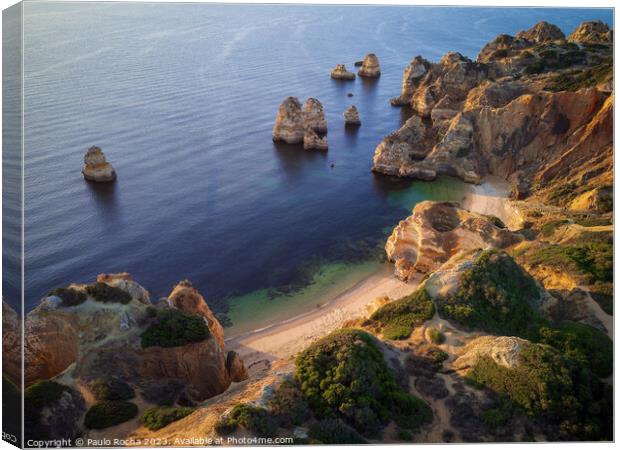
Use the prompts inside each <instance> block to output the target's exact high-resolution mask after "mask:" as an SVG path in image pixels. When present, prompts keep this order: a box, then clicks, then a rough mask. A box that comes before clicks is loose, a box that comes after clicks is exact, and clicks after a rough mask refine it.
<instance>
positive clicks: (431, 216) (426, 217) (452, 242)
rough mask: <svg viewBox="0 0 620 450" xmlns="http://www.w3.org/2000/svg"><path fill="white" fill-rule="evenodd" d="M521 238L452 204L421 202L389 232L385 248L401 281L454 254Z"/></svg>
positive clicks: (498, 245)
mask: <svg viewBox="0 0 620 450" xmlns="http://www.w3.org/2000/svg"><path fill="white" fill-rule="evenodd" d="M520 240H521V237H519V236H517V235H515V234H514V233H512V232H511V231H509V230H508V229H506V228H502V227H500V226H498V224H497V223H496V222H494V220H493V219H492V218H489V217H486V216H483V215H481V214H476V213H472V212H469V211H466V210H464V209H461V208H459V207H457V206H456V205H455V204H453V203H442V202H431V201H424V202H421V203H418V204H417V205H416V206H415V208H414V209H413V213H412V214H411V215H410V216H409V217H407V218H406V219H405V220H402V221H400V223H399V224H398V225H397V226H396V228H394V231H392V235H391V236H390V237H389V238H388V240H387V243H386V244H385V251H386V253H387V257H388V259H389V260H390V261H392V262H393V263H394V269H395V273H396V275H397V276H398V278H400V279H402V280H405V281H406V280H408V279H410V278H411V277H412V276H413V275H414V274H415V273H428V272H432V271H433V270H435V269H437V268H438V267H439V266H440V265H441V264H443V263H444V262H446V261H448V260H449V259H450V258H451V257H453V256H454V255H456V254H459V253H463V252H468V251H471V250H475V249H479V248H489V247H497V248H503V247H506V246H508V245H511V244H515V243H517V242H519V241H520Z"/></svg>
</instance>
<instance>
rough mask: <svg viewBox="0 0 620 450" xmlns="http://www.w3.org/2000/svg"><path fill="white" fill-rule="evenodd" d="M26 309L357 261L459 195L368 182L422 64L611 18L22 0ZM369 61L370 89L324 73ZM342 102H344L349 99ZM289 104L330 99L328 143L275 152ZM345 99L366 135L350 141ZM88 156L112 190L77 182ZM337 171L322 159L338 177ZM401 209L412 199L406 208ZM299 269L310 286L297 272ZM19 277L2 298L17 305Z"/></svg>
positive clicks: (210, 294)
mask: <svg viewBox="0 0 620 450" xmlns="http://www.w3.org/2000/svg"><path fill="white" fill-rule="evenodd" d="M24 10H25V22H24V37H25V40H24V47H25V48H24V58H25V60H24V83H25V85H24V92H25V100H24V109H25V111H24V113H25V117H24V120H25V137H24V139H25V141H24V142H25V170H26V179H25V185H26V189H25V201H26V209H25V219H26V228H25V236H26V242H25V251H26V262H25V268H26V286H25V294H26V298H25V302H26V306H27V308H29V307H32V306H33V305H35V304H36V303H37V302H38V301H39V299H40V298H41V297H42V296H43V295H44V294H45V293H46V292H47V291H48V290H50V289H51V288H54V287H56V286H62V285H67V284H68V283H70V282H88V281H92V280H93V279H94V278H95V276H96V275H97V274H98V273H101V272H113V271H128V272H130V273H132V274H133V275H134V276H135V278H136V279H137V281H139V282H140V283H141V284H143V285H144V286H146V287H147V288H148V289H149V290H150V291H151V292H152V293H153V294H154V296H155V297H158V296H162V295H165V294H167V293H168V292H169V290H170V288H171V286H172V285H173V284H175V283H176V282H177V281H179V280H181V279H184V278H188V279H190V280H191V281H192V282H193V283H194V284H195V285H196V286H197V287H198V288H199V289H200V290H201V292H203V293H204V294H205V295H206V296H207V299H208V301H209V302H210V303H213V304H214V305H216V307H217V308H218V309H225V307H226V300H225V299H227V298H229V297H234V296H239V295H242V294H247V293H250V292H252V291H256V290H259V289H265V288H273V287H281V286H289V287H290V285H291V283H293V284H295V283H299V282H300V280H301V283H302V284H303V280H304V279H306V278H307V277H308V274H309V273H311V272H312V270H314V269H315V268H317V267H320V266H321V265H324V264H329V263H330V262H333V261H349V260H356V261H357V260H363V259H364V258H369V257H371V256H369V255H370V254H372V251H371V250H372V249H373V248H374V247H375V246H376V244H377V243H378V242H379V241H380V240H381V239H383V238H384V236H385V233H386V229H388V227H392V226H394V225H395V224H396V223H397V222H398V221H399V220H400V219H402V218H404V217H405V216H406V215H407V213H408V211H409V210H410V208H411V207H412V206H413V204H414V203H415V202H417V201H419V200H422V199H425V198H443V197H450V196H451V195H456V194H457V193H458V192H456V191H458V189H459V184H458V183H456V182H451V181H449V180H448V181H446V180H443V181H440V182H439V183H435V185H433V186H430V185H429V184H427V183H426V184H425V183H411V182H407V181H399V180H392V179H389V178H385V177H380V176H376V175H373V174H372V173H371V172H370V165H371V160H372V156H373V152H374V149H375V147H376V145H377V144H378V143H379V142H380V140H381V139H382V137H383V136H384V135H386V134H388V133H390V132H392V131H394V130H395V129H396V128H398V127H399V125H400V124H401V123H402V122H403V121H404V120H406V118H407V111H406V110H405V109H397V108H392V107H390V105H389V103H388V100H389V98H390V97H393V96H395V95H397V94H398V93H399V91H400V84H401V77H402V72H403V68H404V67H405V65H406V64H407V63H408V62H409V61H410V60H411V59H412V57H414V56H415V55H418V54H421V55H423V56H425V57H427V58H429V59H431V60H438V59H439V58H440V57H441V56H442V55H443V54H444V53H446V52H447V51H459V52H462V53H463V54H465V55H467V56H469V57H472V58H475V56H476V54H477V52H478V50H479V49H480V48H481V47H482V46H483V45H484V44H485V43H486V42H487V41H489V40H491V39H492V38H493V37H495V36H496V35H497V34H499V33H510V34H514V33H515V32H517V31H519V30H521V29H525V28H529V27H530V26H531V25H533V24H534V23H536V22H537V21H539V20H542V19H544V20H547V21H550V22H552V23H555V24H557V25H559V26H560V27H561V28H562V29H563V30H564V32H565V33H567V34H568V33H569V32H570V31H572V29H573V28H574V27H575V26H576V25H577V24H578V23H580V22H581V21H583V20H591V19H602V20H604V21H607V22H608V23H610V24H611V20H612V13H611V10H594V9H488V8H416V7H367V6H356V7H347V6H295V5H292V6H278V5H272V6H260V5H253V6H226V5H201V4H122V3H116V4H106V3H88V4H75V3H26V4H25V5H24ZM368 52H374V53H376V54H377V55H378V57H379V60H380V62H381V66H382V71H383V72H382V76H381V78H380V79H379V80H377V81H369V80H363V79H359V78H358V79H357V80H356V81H355V82H350V83H343V82H336V81H333V80H331V79H330V78H329V72H330V70H331V69H332V68H333V66H335V65H336V64H337V63H345V64H347V66H348V67H349V68H350V69H353V62H354V61H355V60H358V59H362V58H363V56H364V54H366V53H368ZM348 92H351V93H353V97H347V93H348ZM288 95H294V96H298V97H299V98H300V99H301V100H302V101H303V100H305V98H307V97H310V96H312V97H316V98H318V99H320V100H321V102H323V105H324V106H325V110H326V113H327V120H328V125H329V135H328V136H329V146H330V148H329V151H328V152H327V153H313V152H306V151H304V150H303V149H301V148H299V147H296V146H287V145H275V144H274V143H273V142H272V140H271V128H272V126H273V122H274V118H275V115H276V112H277V109H278V105H279V104H280V102H281V101H282V100H283V99H284V98H285V97H286V96H288ZM350 104H355V105H357V107H358V109H359V111H360V114H361V118H362V122H363V125H362V127H361V128H360V129H359V130H358V131H357V132H348V131H345V129H344V126H343V121H342V112H343V111H344V110H345V108H346V107H347V106H348V105H350ZM91 145H98V146H100V147H101V148H102V149H103V151H104V152H105V154H106V156H107V157H108V159H109V161H110V162H111V163H112V164H113V165H114V167H115V168H116V171H117V173H118V181H117V182H116V183H115V184H113V185H110V186H98V185H93V184H89V183H87V182H85V181H84V180H83V178H82V175H81V173H80V170H81V167H82V158H83V155H84V153H85V151H86V149H87V148H88V147H90V146H91ZM332 165H333V167H332ZM402 198H405V199H406V201H400V200H399V199H402ZM304 277H306V278H304ZM15 286H16V284H15V283H14V285H13V286H11V285H9V287H8V289H5V294H4V295H5V298H7V299H8V300H10V301H11V302H12V303H15V302H17V301H18V297H17V293H16V291H15Z"/></svg>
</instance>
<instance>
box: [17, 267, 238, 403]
mask: <svg viewBox="0 0 620 450" xmlns="http://www.w3.org/2000/svg"><path fill="white" fill-rule="evenodd" d="M97 279H98V281H99V283H106V284H108V285H109V286H112V287H115V288H118V289H121V290H123V291H124V292H127V293H129V294H130V296H129V298H127V299H125V298H123V299H119V300H115V298H117V297H114V296H112V295H108V296H107V297H101V296H100V297H93V296H92V295H91V293H92V292H94V290H93V289H92V288H89V286H95V285H71V286H70V287H69V290H70V292H72V293H73V295H70V293H69V292H68V290H65V291H60V290H56V291H54V292H58V295H59V296H62V297H63V298H61V297H59V296H57V295H51V296H49V297H46V298H45V299H43V301H42V302H41V304H40V305H39V306H38V307H37V308H36V309H34V310H33V311H32V312H30V313H29V314H28V316H27V318H26V373H25V378H26V384H27V385H28V384H32V383H33V382H35V381H37V380H41V379H49V378H53V377H55V376H56V375H58V374H60V373H62V372H64V371H65V370H67V369H68V368H70V372H69V374H70V375H69V378H67V377H63V380H67V379H69V380H70V379H73V380H75V383H77V384H79V385H80V386H89V385H90V383H89V382H90V381H92V380H93V379H96V378H99V377H102V376H113V377H117V378H120V379H121V380H123V381H124V382H126V383H129V384H130V385H132V386H135V387H139V386H141V385H143V384H145V383H147V384H148V383H149V382H154V381H157V380H161V379H171V380H178V381H179V382H180V383H182V384H183V385H185V386H186V387H187V391H188V392H189V393H190V395H191V398H192V399H193V400H194V401H202V400H204V399H206V398H209V397H212V396H214V395H216V394H219V393H221V392H223V391H224V390H226V389H227V388H228V386H229V384H230V383H231V381H233V380H236V381H240V380H241V379H243V377H244V376H246V375H247V372H246V371H245V368H244V365H243V361H242V360H241V359H240V358H239V357H238V356H235V355H229V354H227V353H226V352H225V351H224V335H223V328H222V326H221V325H220V323H219V322H218V321H217V319H216V318H215V316H214V315H213V313H212V311H211V310H210V309H209V307H208V305H207V304H206V302H205V300H204V298H203V297H202V295H200V293H199V292H198V291H197V290H196V289H195V288H194V287H193V286H192V285H191V283H190V282H188V281H182V282H180V283H178V284H177V285H176V286H175V287H174V289H173V290H172V292H171V293H170V295H169V297H168V298H167V300H166V302H163V303H160V304H158V305H157V306H156V307H154V306H151V305H150V302H149V301H148V293H147V292H146V290H145V289H144V288H142V287H141V286H140V285H138V284H137V283H136V282H135V281H133V279H132V277H131V276H130V275H129V274H127V273H120V274H102V275H99V276H98V277H97ZM99 289H100V290H101V287H99ZM104 292H105V290H104ZM75 293H81V294H82V295H83V297H81V298H79V301H78V300H76V299H78V296H77V295H75ZM67 302H68V304H67ZM166 308H174V309H178V310H181V311H183V312H184V313H186V314H188V315H191V316H198V317H201V318H202V319H203V320H204V321H205V324H206V325H207V326H208V328H209V335H208V337H207V338H205V339H203V340H201V341H198V342H191V343H186V344H177V345H172V346H165V347H161V346H146V347H143V346H142V338H141V336H142V334H143V333H144V331H145V330H146V329H147V328H148V327H149V326H150V324H151V323H152V321H153V320H154V319H153V317H156V316H157V315H158V314H159V313H157V311H160V310H162V309H166ZM84 389H86V388H84Z"/></svg>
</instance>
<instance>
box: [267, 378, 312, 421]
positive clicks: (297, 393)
mask: <svg viewBox="0 0 620 450" xmlns="http://www.w3.org/2000/svg"><path fill="white" fill-rule="evenodd" d="M267 406H268V407H269V410H270V411H271V413H272V414H273V416H274V417H275V419H276V420H277V422H278V424H279V425H280V426H282V427H284V428H291V427H294V426H299V425H301V424H302V423H303V422H305V421H306V420H308V419H309V418H310V417H311V416H312V412H311V411H310V407H309V406H308V403H307V402H306V399H305V398H304V396H303V394H302V393H301V390H300V389H299V386H298V385H297V383H295V382H293V381H288V380H287V381H284V382H283V383H282V384H280V386H278V388H277V389H276V390H275V391H274V393H273V396H272V397H271V398H270V399H269V402H268V403H267Z"/></svg>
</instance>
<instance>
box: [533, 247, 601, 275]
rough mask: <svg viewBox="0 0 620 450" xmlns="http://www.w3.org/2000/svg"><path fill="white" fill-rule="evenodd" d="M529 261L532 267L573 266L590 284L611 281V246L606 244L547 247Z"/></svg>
mask: <svg viewBox="0 0 620 450" xmlns="http://www.w3.org/2000/svg"><path fill="white" fill-rule="evenodd" d="M529 261H530V264H532V265H533V266H536V265H550V266H556V267H567V266H568V267H569V268H570V267H571V266H573V267H574V268H575V269H576V270H577V271H579V272H580V273H582V274H584V275H586V276H588V278H589V283H590V284H593V283H596V282H597V281H598V282H612V281H613V244H611V243H608V242H579V243H575V244H572V245H549V246H546V247H543V248H540V249H538V250H537V251H536V252H534V254H533V255H531V257H530V260H529Z"/></svg>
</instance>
